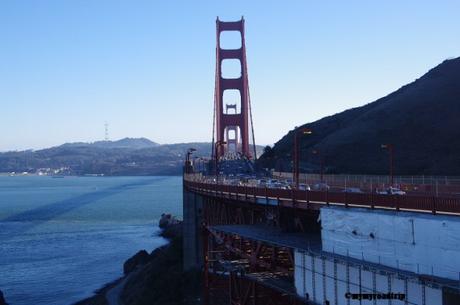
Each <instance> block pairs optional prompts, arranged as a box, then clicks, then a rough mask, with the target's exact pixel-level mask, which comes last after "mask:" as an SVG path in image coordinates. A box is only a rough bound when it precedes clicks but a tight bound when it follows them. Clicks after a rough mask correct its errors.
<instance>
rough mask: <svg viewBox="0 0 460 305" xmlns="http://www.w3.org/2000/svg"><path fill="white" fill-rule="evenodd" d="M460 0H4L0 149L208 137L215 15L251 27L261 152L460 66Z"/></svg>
mask: <svg viewBox="0 0 460 305" xmlns="http://www.w3.org/2000/svg"><path fill="white" fill-rule="evenodd" d="M459 12H460V1H421V0H417V1H401V0H396V1H389V0H386V1H369V0H363V1H354V0H347V1H342V0H340V1H307V0H303V1H270V0H263V1H256V0H251V1H248V0H243V1H217V0H212V1H201V0H195V1H185V0H184V1H153V0H151V1H135V0H130V1H128V0H127V1H114V0H110V1H102V0H85V1H83V0H81V1H77V0H73V1H72V0H68V1H62V0H55V1H46V0H40V1H38V0H37V1H27V0H2V1H0V39H1V42H0V114H1V115H0V130H1V133H0V151H5V150H16V149H26V148H34V149H37V148H42V147H48V146H52V145H59V144H61V143H64V142H71V141H72V142H73V141H96V140H101V139H103V138H104V122H106V121H107V122H108V123H109V134H110V138H111V139H118V138H122V137H148V138H150V139H151V140H154V141H156V142H159V143H176V142H191V141H210V138H211V130H212V129H211V128H212V110H213V92H214V67H215V19H216V16H220V19H221V20H225V21H227V20H237V19H239V18H241V16H242V15H244V17H245V19H246V47H247V59H248V68H249V83H250V89H251V100H252V106H253V116H254V123H255V134H256V142H258V144H273V143H274V142H276V141H277V140H278V139H279V138H280V137H281V136H283V135H284V134H285V133H286V132H287V131H289V130H290V129H292V128H293V127H294V126H296V125H300V124H302V123H306V122H310V121H314V120H316V119H319V118H321V117H323V116H326V115H331V114H334V113H337V112H340V111H342V110H345V109H347V108H350V107H356V106H360V105H363V104H366V103H368V102H371V101H373V100H375V99H377V98H379V97H382V96H384V95H386V94H388V93H390V92H392V91H394V90H395V89H398V88H399V87H401V86H402V85H404V84H406V83H409V82H411V81H413V80H415V79H416V78H418V77H420V76H421V75H422V74H424V73H425V72H426V71H427V70H428V69H430V68H431V67H433V66H435V65H437V64H439V63H440V62H441V61H443V60H444V59H446V58H451V57H458V56H460V35H459V34H460V18H459Z"/></svg>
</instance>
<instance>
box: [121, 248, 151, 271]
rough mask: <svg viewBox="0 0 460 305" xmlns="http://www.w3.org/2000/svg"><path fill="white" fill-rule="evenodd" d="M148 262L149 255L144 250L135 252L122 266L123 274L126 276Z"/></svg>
mask: <svg viewBox="0 0 460 305" xmlns="http://www.w3.org/2000/svg"><path fill="white" fill-rule="evenodd" d="M149 260H150V255H149V254H148V253H147V251H145V250H141V251H139V252H137V253H136V254H135V255H134V256H132V257H131V258H129V259H128V260H127V261H126V262H125V263H124V264H123V273H124V274H125V275H126V274H128V273H130V272H132V271H134V270H135V269H136V268H137V267H138V266H141V265H144V264H146V263H147V262H148V261H149Z"/></svg>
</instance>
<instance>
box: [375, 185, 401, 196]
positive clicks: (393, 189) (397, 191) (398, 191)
mask: <svg viewBox="0 0 460 305" xmlns="http://www.w3.org/2000/svg"><path fill="white" fill-rule="evenodd" d="M377 194H381V195H406V192H404V191H402V190H401V189H399V188H397V187H393V186H390V187H389V188H387V189H386V190H384V191H380V192H379V191H377Z"/></svg>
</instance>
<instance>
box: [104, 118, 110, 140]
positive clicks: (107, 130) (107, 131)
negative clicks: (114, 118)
mask: <svg viewBox="0 0 460 305" xmlns="http://www.w3.org/2000/svg"><path fill="white" fill-rule="evenodd" d="M104 129H105V133H104V141H110V140H109V123H107V122H105V123H104Z"/></svg>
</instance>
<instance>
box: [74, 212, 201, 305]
mask: <svg viewBox="0 0 460 305" xmlns="http://www.w3.org/2000/svg"><path fill="white" fill-rule="evenodd" d="M160 228H161V229H162V230H161V232H160V233H159V234H158V235H157V236H161V237H163V238H165V239H167V240H168V243H167V244H166V245H164V246H161V247H158V248H156V249H154V250H153V251H151V252H150V253H148V252H147V251H145V250H140V251H138V252H137V253H136V254H134V255H133V256H132V257H131V258H129V259H127V260H126V261H125V263H124V265H123V269H124V275H123V276H122V277H120V278H118V279H115V280H114V281H112V282H109V283H106V284H104V285H103V286H102V287H101V288H99V289H97V290H95V291H94V295H93V296H90V297H88V298H85V299H83V300H80V301H78V302H76V303H73V304H72V305H135V304H141V303H142V304H144V303H146V302H148V303H149V304H164V305H169V304H179V303H182V302H179V303H178V302H177V301H178V300H179V299H182V300H183V299H184V298H186V297H189V294H190V295H191V296H190V301H189V302H188V303H187V304H193V305H194V304H199V302H198V301H197V299H199V296H196V297H194V296H193V295H194V294H196V293H194V291H201V290H200V289H196V287H193V288H192V289H191V291H192V292H190V293H182V294H180V293H179V294H178V293H177V290H178V286H180V287H181V288H180V289H185V290H186V289H187V287H186V286H187V284H185V285H184V283H183V282H184V280H183V277H184V276H185V277H190V276H192V277H197V276H200V275H199V273H198V272H192V274H189V275H187V274H184V273H183V271H182V238H183V236H182V221H174V223H167V224H166V225H163V226H162V225H161V222H160ZM158 275H161V276H158ZM163 276H165V277H168V280H166V279H165V280H162V279H161V278H162V277H163ZM192 282H193V281H192ZM194 282H195V283H199V281H194ZM160 286H167V287H160ZM180 289H179V290H180ZM185 294H186V295H187V296H185Z"/></svg>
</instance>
